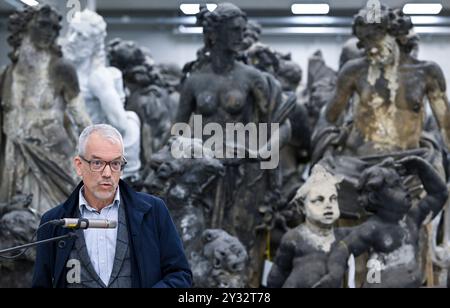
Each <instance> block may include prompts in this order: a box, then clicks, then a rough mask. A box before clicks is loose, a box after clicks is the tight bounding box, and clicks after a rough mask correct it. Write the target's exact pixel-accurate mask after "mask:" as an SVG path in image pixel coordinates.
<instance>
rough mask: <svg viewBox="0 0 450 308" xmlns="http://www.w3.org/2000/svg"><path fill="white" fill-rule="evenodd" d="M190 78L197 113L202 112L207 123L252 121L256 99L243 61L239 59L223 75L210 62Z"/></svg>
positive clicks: (251, 79) (249, 75)
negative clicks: (215, 71) (242, 63)
mask: <svg viewBox="0 0 450 308" xmlns="http://www.w3.org/2000/svg"><path fill="white" fill-rule="evenodd" d="M191 78H192V80H191V82H192V84H193V85H194V87H193V89H194V96H195V113H197V114H201V115H202V116H203V120H204V124H207V123H211V122H216V123H221V124H223V125H225V123H233V122H240V123H244V124H245V123H248V122H250V121H252V114H253V113H254V104H253V102H254V101H255V99H254V97H253V96H252V92H251V91H252V87H253V84H252V82H253V78H252V76H251V74H249V71H248V68H246V67H245V66H244V65H241V64H237V63H236V65H235V66H234V68H233V69H232V70H231V71H230V72H229V73H227V74H223V75H218V74H216V73H214V72H213V71H212V69H211V67H210V65H208V66H206V67H204V68H203V69H201V70H200V71H198V72H196V73H194V74H193V75H192V76H191ZM201 85H203V86H201Z"/></svg>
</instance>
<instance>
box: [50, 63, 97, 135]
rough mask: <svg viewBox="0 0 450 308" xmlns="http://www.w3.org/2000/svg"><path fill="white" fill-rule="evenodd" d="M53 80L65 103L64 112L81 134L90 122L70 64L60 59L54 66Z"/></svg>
mask: <svg viewBox="0 0 450 308" xmlns="http://www.w3.org/2000/svg"><path fill="white" fill-rule="evenodd" d="M54 78H55V81H56V83H57V84H59V88H60V89H61V90H62V94H63V96H64V100H65V102H66V112H67V114H68V115H69V117H70V118H71V119H72V120H73V121H74V123H75V125H76V126H77V131H78V133H81V131H82V130H83V129H84V128H86V127H87V126H89V125H91V124H92V122H91V119H90V117H89V115H88V114H87V112H86V107H85V104H84V100H83V96H82V95H81V92H80V85H79V83H78V76H77V72H76V70H75V68H74V67H73V66H72V65H71V64H69V63H68V62H65V61H64V60H62V59H61V60H60V61H58V62H57V63H56V64H55V71H54Z"/></svg>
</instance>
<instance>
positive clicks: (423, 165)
mask: <svg viewBox="0 0 450 308" xmlns="http://www.w3.org/2000/svg"><path fill="white" fill-rule="evenodd" d="M398 163H399V164H401V165H402V166H404V168H405V169H406V172H407V173H408V174H416V175H417V176H418V177H419V178H420V181H421V182H422V185H423V187H424V189H425V192H426V193H427V194H426V196H425V197H424V198H423V199H422V200H421V201H420V202H419V204H418V205H417V206H415V207H413V208H412V209H411V211H410V213H409V215H410V217H412V218H413V219H414V221H415V222H416V223H417V224H418V225H419V226H421V225H422V224H423V223H424V222H425V223H427V220H428V219H432V218H434V217H435V216H436V215H437V214H439V212H440V211H441V210H442V209H443V207H444V205H445V203H446V202H447V199H448V190H447V185H446V184H445V182H444V180H443V179H442V176H440V175H439V174H438V173H437V171H436V170H435V169H434V168H433V166H432V165H430V163H428V162H427V161H426V160H424V159H423V158H421V157H417V156H410V157H406V158H404V159H402V160H401V161H399V162H398ZM427 218H428V219H427ZM428 222H429V221H428Z"/></svg>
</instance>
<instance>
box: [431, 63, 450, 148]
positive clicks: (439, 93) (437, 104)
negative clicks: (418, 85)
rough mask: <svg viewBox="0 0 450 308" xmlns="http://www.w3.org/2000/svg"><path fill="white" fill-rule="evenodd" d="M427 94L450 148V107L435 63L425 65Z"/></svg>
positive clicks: (441, 77)
mask: <svg viewBox="0 0 450 308" xmlns="http://www.w3.org/2000/svg"><path fill="white" fill-rule="evenodd" d="M427 71H428V74H427V96H428V100H429V101H430V105H431V109H432V110H433V114H434V116H435V118H436V121H437V123H438V125H439V128H440V130H441V134H442V137H443V139H444V142H445V144H446V146H447V149H450V109H449V105H448V98H447V93H446V90H447V89H446V87H447V86H446V82H445V77H444V74H443V72H442V70H441V68H440V67H439V65H437V64H436V63H429V64H428V66H427Z"/></svg>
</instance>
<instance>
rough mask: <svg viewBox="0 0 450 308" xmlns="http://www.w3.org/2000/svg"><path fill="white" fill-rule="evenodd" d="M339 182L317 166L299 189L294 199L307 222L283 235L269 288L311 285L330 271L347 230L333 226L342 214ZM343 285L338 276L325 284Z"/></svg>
mask: <svg viewBox="0 0 450 308" xmlns="http://www.w3.org/2000/svg"><path fill="white" fill-rule="evenodd" d="M338 183H339V179H337V178H335V177H334V176H333V175H332V174H330V173H329V172H328V171H326V170H325V169H324V168H323V167H322V166H320V165H316V166H315V167H314V169H313V172H312V174H311V176H310V177H309V178H308V180H307V182H306V183H305V184H304V185H303V186H302V187H301V188H300V189H299V190H298V191H297V195H296V196H295V198H294V199H293V202H294V203H295V205H296V206H297V209H298V210H299V211H301V212H302V213H303V215H304V216H305V217H306V221H305V222H304V223H302V224H301V225H299V226H298V227H296V228H294V229H291V230H290V231H288V232H287V233H286V234H285V235H284V236H283V239H282V240H281V245H280V247H279V249H278V252H277V256H276V258H275V264H274V266H273V267H272V271H271V272H270V275H269V278H268V287H271V288H281V287H283V288H311V287H313V286H314V285H315V284H316V283H318V282H319V281H320V279H321V278H323V277H324V276H325V275H326V274H327V263H328V257H329V254H330V252H331V249H332V248H333V247H335V246H336V244H337V243H338V242H339V240H340V239H342V238H343V237H344V236H345V230H343V229H334V228H333V224H334V223H335V222H336V220H337V219H338V218H339V215H340V212H339V206H338V202H337V200H338V199H337V196H338V195H337V194H338V192H337V185H338ZM340 285H341V279H340V278H339V279H335V280H333V281H328V282H327V284H326V285H324V287H339V286H340Z"/></svg>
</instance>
